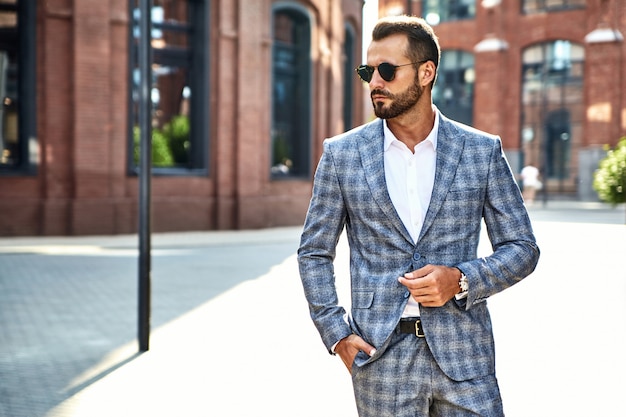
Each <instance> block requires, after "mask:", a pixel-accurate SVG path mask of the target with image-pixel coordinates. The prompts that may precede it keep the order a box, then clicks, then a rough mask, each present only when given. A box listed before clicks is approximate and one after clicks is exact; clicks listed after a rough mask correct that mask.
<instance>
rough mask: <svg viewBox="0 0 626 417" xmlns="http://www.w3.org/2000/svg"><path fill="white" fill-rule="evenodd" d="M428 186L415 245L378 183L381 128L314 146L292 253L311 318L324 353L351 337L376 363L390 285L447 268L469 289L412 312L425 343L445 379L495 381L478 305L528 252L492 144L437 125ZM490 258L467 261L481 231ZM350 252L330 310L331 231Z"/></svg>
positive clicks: (512, 276) (528, 262) (398, 303)
mask: <svg viewBox="0 0 626 417" xmlns="http://www.w3.org/2000/svg"><path fill="white" fill-rule="evenodd" d="M440 116H441V119H440V123H439V132H438V140H437V157H436V158H437V160H436V172H435V184H434V188H433V192H432V197H431V201H430V206H429V208H428V212H427V214H426V218H425V221H424V225H423V228H422V231H421V234H420V236H419V239H418V241H417V243H414V242H413V241H412V239H411V237H410V235H409V233H408V231H407V230H406V229H405V227H404V225H403V223H402V221H401V220H400V217H399V216H398V214H397V212H396V210H395V208H394V206H393V204H392V202H391V199H390V197H389V194H388V192H387V186H386V183H385V170H384V167H383V142H384V141H383V123H382V120H379V119H377V120H375V121H373V122H370V123H368V124H366V125H363V126H361V127H358V128H356V129H353V130H351V131H349V132H346V133H344V134H342V135H339V136H337V137H334V138H331V139H327V140H326V141H325V142H324V152H323V155H322V158H321V160H320V162H319V165H318V167H317V171H316V173H315V180H314V187H313V195H312V198H311V202H310V206H309V211H308V214H307V218H306V221H305V225H304V230H303V233H302V237H301V242H300V247H299V249H298V263H299V269H300V276H301V279H302V283H303V287H304V292H305V296H306V299H307V301H308V303H309V309H310V313H311V317H312V319H313V322H314V323H315V326H316V327H317V329H318V331H319V332H320V335H321V337H322V340H323V342H324V344H325V345H326V347H327V348H328V349H330V348H331V347H332V346H333V345H334V344H335V343H336V342H337V341H339V340H341V339H342V338H344V337H346V336H348V335H349V334H351V333H355V334H358V335H360V336H361V337H363V338H364V339H365V340H366V341H367V342H368V343H370V344H371V345H373V346H375V347H376V349H377V353H376V354H375V355H374V356H373V357H372V358H369V357H368V356H367V355H365V354H363V353H360V354H359V355H358V356H357V358H356V360H355V365H356V366H360V365H363V364H364V363H366V362H368V361H372V360H376V359H377V358H378V357H379V356H380V355H383V354H384V351H385V348H386V342H387V341H388V340H389V338H390V335H391V334H392V332H393V331H394V329H395V327H396V325H397V323H398V321H399V319H400V317H401V315H402V312H403V310H404V307H405V305H406V302H407V300H408V297H409V293H408V291H407V290H406V288H405V287H404V286H402V285H401V284H400V283H399V282H398V280H397V279H398V277H399V276H401V275H403V274H404V273H406V272H408V271H411V270H415V269H417V268H420V267H422V266H424V265H426V264H440V265H448V266H457V267H458V268H460V269H461V270H462V271H463V272H464V273H465V274H466V275H467V278H468V281H469V287H470V290H469V294H468V297H467V298H466V299H464V300H460V301H458V300H456V299H452V300H450V301H449V302H448V303H447V304H445V305H444V306H442V307H437V308H427V307H423V306H420V312H421V316H422V322H423V327H424V332H425V334H426V340H427V342H428V345H429V346H430V349H431V351H432V353H433V356H434V357H435V360H436V361H437V363H438V364H439V366H440V367H441V369H442V370H443V371H444V372H445V373H446V374H447V375H448V376H449V377H450V378H452V379H454V380H466V379H471V378H475V377H479V376H483V375H487V374H490V373H493V372H495V357H494V345H493V335H492V329H491V320H490V318H489V312H488V310H487V303H486V300H487V298H488V297H489V296H491V295H493V294H496V293H498V292H500V291H502V290H504V289H506V288H508V287H510V286H511V285H513V284H515V283H516V282H518V281H520V280H521V279H522V278H524V277H525V276H527V275H529V274H530V273H531V272H532V271H533V270H534V268H535V266H536V264H537V261H538V258H539V249H538V247H537V245H536V243H535V237H534V235H533V231H532V228H531V224H530V220H529V218H528V214H527V212H526V209H525V207H524V204H523V200H522V198H521V195H520V192H519V189H518V186H517V184H516V182H515V179H514V177H513V175H512V172H511V169H510V167H509V165H508V163H507V162H506V159H505V156H504V154H503V152H502V147H501V142H500V139H499V138H498V137H497V136H493V135H488V134H486V133H484V132H480V131H478V130H476V129H473V128H470V127H468V126H465V125H462V124H460V123H456V122H454V121H451V120H449V119H447V118H446V117H444V116H443V115H440ZM483 219H484V221H485V224H486V226H487V232H488V235H489V238H490V241H491V244H492V247H493V250H494V251H493V254H492V255H490V256H487V257H485V258H480V259H478V258H477V247H478V240H479V235H480V229H481V220H483ZM344 228H345V230H346V233H347V238H348V242H349V245H350V275H351V278H350V279H351V294H352V296H351V314H350V315H349V323H346V320H345V319H344V315H345V310H344V308H343V307H341V306H339V305H338V299H337V292H336V289H335V276H334V268H333V260H334V258H335V248H336V244H337V241H338V239H339V236H340V234H341V233H342V231H343V230H344Z"/></svg>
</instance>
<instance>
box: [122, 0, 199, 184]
mask: <svg viewBox="0 0 626 417" xmlns="http://www.w3.org/2000/svg"><path fill="white" fill-rule="evenodd" d="M135 3H136V1H135V2H133V1H131V2H129V5H128V7H129V9H128V10H129V16H131V19H130V21H129V26H130V28H129V31H128V92H129V93H128V115H127V120H128V129H127V162H126V164H127V171H128V174H129V175H138V174H139V164H135V161H134V154H133V153H134V142H133V128H134V127H135V125H136V121H137V117H138V114H135V113H134V107H135V104H136V103H135V101H134V99H133V92H134V88H135V86H134V83H135V81H134V71H135V70H136V69H137V65H138V64H137V62H136V59H135V56H136V52H137V51H136V45H135V34H134V31H135V30H136V29H138V28H137V22H136V19H135V18H134V10H135V9H136V8H137V4H135ZM186 3H187V7H188V11H187V14H188V19H189V20H188V26H189V32H190V33H192V34H193V36H189V38H188V39H189V40H190V43H189V45H188V58H189V63H188V64H187V66H186V67H185V68H186V70H187V75H188V80H189V83H188V84H189V85H190V86H191V91H192V93H191V95H190V98H189V104H190V105H189V109H190V113H189V124H190V134H189V135H190V140H189V141H190V148H191V152H189V161H188V164H187V166H172V167H161V166H157V167H155V166H152V175H155V176H205V175H208V174H209V172H210V166H209V149H210V147H209V132H210V109H209V99H208V90H209V79H210V78H209V77H210V74H209V68H210V66H209V62H208V61H209V57H210V47H209V45H210V42H209V41H208V40H209V39H208V36H209V33H210V28H209V23H208V22H209V14H208V13H209V10H210V2H209V1H208V0H206V1H203V0H186ZM175 26H177V25H173V24H172V23H168V22H163V23H160V24H155V23H154V22H151V36H152V33H153V32H154V31H158V30H164V29H175V30H178V29H179V28H178V27H175ZM179 49H180V48H172V49H171V50H169V51H164V50H159V49H157V48H155V47H154V46H153V47H152V48H151V50H150V61H151V65H153V64H154V63H155V62H157V60H163V61H164V62H167V61H171V60H174V61H176V60H177V59H178V60H181V59H184V57H183V56H182V55H185V53H184V51H182V50H179ZM174 61H171V62H174ZM152 74H153V82H152V84H151V89H152V88H154V85H155V81H154V80H155V77H154V72H153V73H152ZM151 112H154V109H152V110H151Z"/></svg>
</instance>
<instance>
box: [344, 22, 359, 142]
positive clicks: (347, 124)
mask: <svg viewBox="0 0 626 417" xmlns="http://www.w3.org/2000/svg"><path fill="white" fill-rule="evenodd" d="M354 33H355V32H354V28H353V27H352V26H351V25H349V24H346V29H345V35H344V42H343V128H344V130H349V129H351V128H352V127H353V122H352V111H353V109H354V106H353V98H354V80H355V74H354V67H356V65H355V59H354V52H355V50H356V48H355V45H356V42H355V40H356V36H355V34H354Z"/></svg>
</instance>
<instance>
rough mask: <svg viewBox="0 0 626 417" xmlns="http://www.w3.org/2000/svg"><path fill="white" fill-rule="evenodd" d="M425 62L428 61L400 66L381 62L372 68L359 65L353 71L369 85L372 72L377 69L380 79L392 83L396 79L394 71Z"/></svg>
mask: <svg viewBox="0 0 626 417" xmlns="http://www.w3.org/2000/svg"><path fill="white" fill-rule="evenodd" d="M427 61H429V60H428V59H425V60H423V61H417V62H410V63H408V64H402V65H393V64H390V63H388V62H383V63H382V64H379V65H378V66H377V67H373V66H371V65H360V66H358V67H357V68H355V71H356V73H357V74H359V77H361V79H362V80H363V81H365V82H366V83H369V82H370V81H372V76H373V75H374V70H376V69H378V73H379V74H380V78H382V79H383V80H385V81H392V80H393V79H394V78H395V77H396V69H398V68H400V67H406V66H407V65H413V64H423V63H424V62H427Z"/></svg>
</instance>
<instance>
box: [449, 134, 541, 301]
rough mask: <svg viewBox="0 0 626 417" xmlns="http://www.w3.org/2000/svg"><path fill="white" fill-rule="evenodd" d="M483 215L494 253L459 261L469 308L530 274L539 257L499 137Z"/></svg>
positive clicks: (526, 215)
mask: <svg viewBox="0 0 626 417" xmlns="http://www.w3.org/2000/svg"><path fill="white" fill-rule="evenodd" d="M483 218H484V221H485V225H486V227H487V234H488V236H489V239H490V242H491V246H492V249H493V253H492V254H491V255H490V256H487V257H484V258H480V259H475V260H472V261H469V262H463V263H461V264H459V265H457V266H458V267H459V269H461V270H462V271H463V272H464V273H465V275H466V276H467V277H468V280H469V288H470V290H469V293H468V297H467V299H466V300H465V301H464V302H463V301H461V302H460V304H462V305H463V306H464V307H465V308H467V309H469V308H471V306H472V305H474V304H475V303H480V302H482V301H484V300H485V299H487V298H488V297H490V296H491V295H494V294H496V293H498V292H500V291H503V290H504V289H506V288H508V287H510V286H512V285H514V284H515V283H517V282H519V281H520V280H522V279H523V278H524V277H526V276H528V275H529V274H531V273H532V272H533V271H534V269H535V267H536V265H537V262H538V260H539V247H538V246H537V243H536V241H535V237H534V234H533V230H532V226H531V223H530V219H529V217H528V212H527V211H526V208H525V206H524V201H523V199H522V197H521V194H520V191H519V188H518V186H517V184H516V182H515V178H514V176H513V173H512V172H511V169H510V167H509V164H508V162H507V161H506V157H505V155H504V153H503V151H502V145H501V142H500V139H499V138H498V139H497V140H496V141H495V142H494V146H493V149H492V154H491V158H490V164H489V173H488V176H487V184H486V194H485V202H484V208H483Z"/></svg>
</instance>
